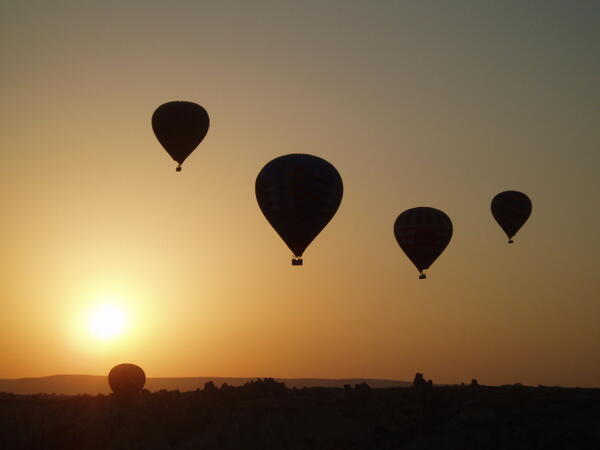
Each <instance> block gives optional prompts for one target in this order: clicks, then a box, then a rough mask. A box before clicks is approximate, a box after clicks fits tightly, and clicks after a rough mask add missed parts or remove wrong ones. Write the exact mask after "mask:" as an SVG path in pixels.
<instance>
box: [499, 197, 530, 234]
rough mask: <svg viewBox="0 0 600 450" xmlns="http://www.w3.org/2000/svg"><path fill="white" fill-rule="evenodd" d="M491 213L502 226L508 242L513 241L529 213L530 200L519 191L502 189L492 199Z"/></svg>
mask: <svg viewBox="0 0 600 450" xmlns="http://www.w3.org/2000/svg"><path fill="white" fill-rule="evenodd" d="M491 207H492V215H493V216H494V219H496V222H498V224H499V225H500V226H501V227H502V229H503V230H504V232H505V233H506V236H508V243H509V244H512V243H513V240H512V238H513V236H514V235H515V234H517V231H519V230H520V229H521V227H522V226H523V224H525V222H527V219H529V216H530V215H531V208H532V205H531V200H530V199H529V197H527V196H526V195H525V194H523V193H522V192H519V191H504V192H500V193H499V194H497V195H496V196H495V197H494V198H493V199H492V206H491Z"/></svg>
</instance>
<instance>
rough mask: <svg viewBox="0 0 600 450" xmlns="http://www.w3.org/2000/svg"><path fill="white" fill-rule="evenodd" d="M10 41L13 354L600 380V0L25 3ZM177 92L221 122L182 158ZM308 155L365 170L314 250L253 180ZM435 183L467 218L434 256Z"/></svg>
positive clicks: (495, 379)
mask: <svg viewBox="0 0 600 450" xmlns="http://www.w3.org/2000/svg"><path fill="white" fill-rule="evenodd" d="M0 55H1V56H2V63H3V64H2V70H1V71H0V89H1V90H2V105H3V108H2V111H3V113H2V120H1V121H0V152H1V153H0V201H1V209H0V248H1V249H2V251H1V252H0V349H2V350H1V352H0V377H24V376H43V375H50V374H58V373H87V374H104V373H107V372H108V370H109V369H110V368H111V367H112V366H113V365H115V364H117V363H120V362H123V361H128V362H135V363H137V364H139V365H141V366H142V367H143V368H144V369H145V370H146V373H147V375H148V376H150V377H156V376H273V377H379V378H393V379H403V380H408V379H412V377H413V376H414V373H415V372H417V371H419V372H424V373H425V376H426V377H427V378H432V379H433V380H434V382H446V383H453V382H460V381H469V380H470V379H471V378H477V379H478V380H479V382H480V383H485V384H503V383H514V382H521V383H526V384H534V385H537V384H548V385H553V384H560V385H567V386H577V385H581V386H599V385H600V357H599V355H600V326H598V325H599V322H600V301H599V300H600V299H599V297H600V295H599V292H600V276H599V275H598V268H599V264H598V262H597V255H598V254H599V253H600V238H599V235H600V234H599V231H598V230H599V229H600V213H599V212H598V209H597V205H598V199H599V195H600V181H599V175H598V174H599V168H600V155H599V150H600V84H599V80H600V56H599V55H600V3H599V2H597V1H584V0H580V1H577V2H571V1H567V0H565V1H548V0H545V1H541V0H540V1H526V2H525V1H502V2H478V1H452V2H449V1H448V2H446V1H437V2H435V1H423V2H421V1H414V2H402V1H379V2H374V1H306V2H296V1H294V2H292V1H289V2H282V1H253V2H246V1H238V2H232V1H221V2H198V1H178V2H164V1H147V0H146V1H129V2H123V1H112V0H111V1H103V2H96V1H80V0H77V1H75V0H73V1H34V0H30V1H27V2H20V1H3V2H2V3H0ZM179 99H181V100H189V101H194V102H197V103H200V104H201V105H203V106H204V107H205V108H206V109H207V111H208V112H209V114H210V117H211V128H210V130H209V132H208V135H207V137H206V139H205V140H204V142H203V143H202V144H201V146H200V147H199V148H198V149H197V150H196V152H194V153H193V154H192V156H191V157H190V158H188V160H187V161H186V164H185V166H184V170H183V172H181V173H176V172H175V170H174V169H175V165H176V164H175V163H174V162H173V161H172V160H171V159H170V158H169V157H168V155H167V154H166V152H165V151H164V150H163V149H162V148H161V146H160V144H159V143H158V141H157V140H156V139H155V137H154V135H153V133H152V129H151V126H150V118H151V115H152V112H153V111H154V109H155V108H156V107H157V106H158V105H160V104H161V103H164V102H166V101H170V100H179ZM295 152H303V153H311V154H315V155H318V156H321V157H323V158H325V159H327V160H328V161H330V162H331V163H332V164H334V165H335V166H336V167H337V168H338V170H339V172H340V174H341V175H342V177H343V180H344V186H345V193H344V199H343V200H342V204H341V207H340V209H339V211H338V213H337V215H336V216H335V218H334V219H333V220H332V221H331V222H330V224H329V225H328V227H327V228H326V229H325V230H324V231H323V232H322V233H321V235H320V236H319V237H318V238H317V239H316V240H315V241H314V242H313V244H312V245H311V246H310V247H309V249H308V250H307V252H306V253H305V255H304V256H305V259H304V260H305V265H304V266H303V267H292V266H291V265H290V258H291V254H290V251H289V250H288V249H287V247H286V246H285V245H284V244H283V242H282V241H281V240H280V238H279V237H278V236H277V234H276V233H275V231H274V230H273V229H272V228H271V227H270V225H269V224H268V223H267V221H266V220H265V218H264V217H263V216H262V213H261V212H260V210H259V208H258V205H257V203H256V199H255V196H254V180H255V177H256V175H257V173H258V172H259V170H260V169H261V168H262V167H263V165H264V164H266V163H267V162H268V161H269V160H271V159H273V158H274V157H277V156H280V155H282V154H286V153H295ZM507 189H515V190H521V191H523V192H525V193H527V194H528V195H529V196H530V197H531V199H532V201H533V205H534V207H533V214H532V216H531V218H530V220H529V222H528V223H527V224H526V225H525V226H524V228H523V229H522V230H521V231H520V233H519V234H518V235H517V237H516V243H515V244H514V245H512V246H508V245H507V244H506V237H505V236H504V235H503V233H502V231H501V230H500V228H499V227H498V225H497V224H496V223H495V222H494V220H493V218H492V216H491V214H490V211H489V204H490V201H491V199H492V197H493V196H494V195H495V194H496V193H498V192H500V191H503V190H507ZM415 206H432V207H435V208H439V209H442V210H443V211H445V212H446V213H447V214H448V215H449V216H450V217H451V219H452V221H453V223H454V236H453V239H452V241H451V243H450V245H449V246H448V248H447V249H446V251H445V252H444V254H443V255H442V256H441V257H440V258H439V259H438V260H437V261H436V262H435V264H434V265H433V266H432V268H431V270H430V271H429V277H428V279H427V280H425V281H420V280H418V279H417V276H418V273H417V271H416V269H415V268H414V267H413V266H412V264H411V263H410V262H409V261H408V259H407V258H406V257H405V255H404V254H403V252H402V251H401V250H400V249H399V247H398V246H397V244H396V241H395V239H394V236H393V232H392V228H393V222H394V220H395V218H396V217H397V215H398V214H399V213H401V212H402V211H404V210H405V209H408V208H411V207H415ZM103 302H111V303H113V304H117V305H120V307H122V308H124V309H125V310H126V311H127V314H128V318H129V324H130V325H129V327H128V328H127V329H126V332H125V334H123V335H122V336H121V337H120V338H118V339H115V340H113V341H110V342H100V341H96V340H94V339H93V338H92V337H90V335H89V333H88V330H86V325H85V320H86V319H85V317H86V314H87V311H89V309H90V308H92V307H94V305H96V304H100V303H103Z"/></svg>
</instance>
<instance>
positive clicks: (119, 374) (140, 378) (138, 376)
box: [108, 363, 146, 395]
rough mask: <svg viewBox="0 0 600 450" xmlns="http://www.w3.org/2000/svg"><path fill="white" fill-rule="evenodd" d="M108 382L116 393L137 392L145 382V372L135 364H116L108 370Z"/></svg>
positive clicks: (131, 393) (127, 393) (132, 393)
mask: <svg viewBox="0 0 600 450" xmlns="http://www.w3.org/2000/svg"><path fill="white" fill-rule="evenodd" d="M108 384H109V386H110V388H111V389H112V391H113V392H114V393H115V394H117V395H134V394H138V393H140V392H141V391H142V389H143V388H144V384H146V374H145V373H144V371H143V370H142V368H141V367H139V366H136V365H135V364H127V363H124V364H118V365H116V366H115V367H113V368H112V369H111V370H110V373H109V374H108Z"/></svg>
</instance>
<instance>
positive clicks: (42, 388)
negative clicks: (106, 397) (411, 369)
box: [0, 375, 412, 395]
mask: <svg viewBox="0 0 600 450" xmlns="http://www.w3.org/2000/svg"><path fill="white" fill-rule="evenodd" d="M256 378H257V377H254V378H225V377H184V378H148V379H147V380H146V386H145V388H146V389H148V390H149V391H153V392H154V391H159V390H161V389H166V390H168V391H173V390H179V391H181V392H185V391H193V390H196V389H198V388H200V389H202V388H203V387H204V383H206V382H207V381H213V382H214V383H215V385H217V386H221V385H222V384H223V383H227V384H229V385H231V386H240V385H242V384H244V383H246V382H248V381H250V380H255V379H256ZM275 380H276V381H280V382H283V383H285V385H286V386H287V387H288V388H290V389H291V388H294V387H295V388H298V389H301V388H303V387H343V386H344V385H345V384H350V385H351V386H354V385H356V384H358V383H363V382H364V383H367V384H368V385H369V386H371V387H372V388H389V387H407V386H412V383H411V382H408V381H396V380H379V379H370V378H342V379H329V378H275ZM0 392H12V393H15V394H38V393H47V394H51V393H55V394H64V395H75V394H93V395H96V394H108V393H110V388H109V386H108V382H107V379H106V376H100V375H52V376H49V377H40V378H14V379H12V378H0Z"/></svg>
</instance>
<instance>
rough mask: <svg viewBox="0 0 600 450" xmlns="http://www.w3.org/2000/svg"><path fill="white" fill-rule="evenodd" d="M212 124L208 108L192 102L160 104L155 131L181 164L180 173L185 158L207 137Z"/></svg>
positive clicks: (172, 156) (154, 126) (178, 169)
mask: <svg viewBox="0 0 600 450" xmlns="http://www.w3.org/2000/svg"><path fill="white" fill-rule="evenodd" d="M209 124H210V119H209V118H208V113H207V112H206V110H205V109H204V108H203V107H202V106H200V105H198V104H196V103H192V102H184V101H174V102H168V103H165V104H163V105H160V106H159V107H158V108H156V111H154V114H152V130H154V134H155V135H156V138H157V139H158V142H160V144H161V145H162V146H163V147H164V149H165V150H166V151H167V153H169V155H170V156H171V158H173V159H174V160H175V161H176V162H177V163H178V166H177V171H178V172H179V171H180V170H181V165H182V164H183V162H184V161H185V159H186V158H187V157H188V156H189V155H190V153H192V152H193V151H194V149H195V148H196V147H197V146H198V144H200V142H202V140H203V139H204V136H206V133H207V132H208V126H209Z"/></svg>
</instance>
